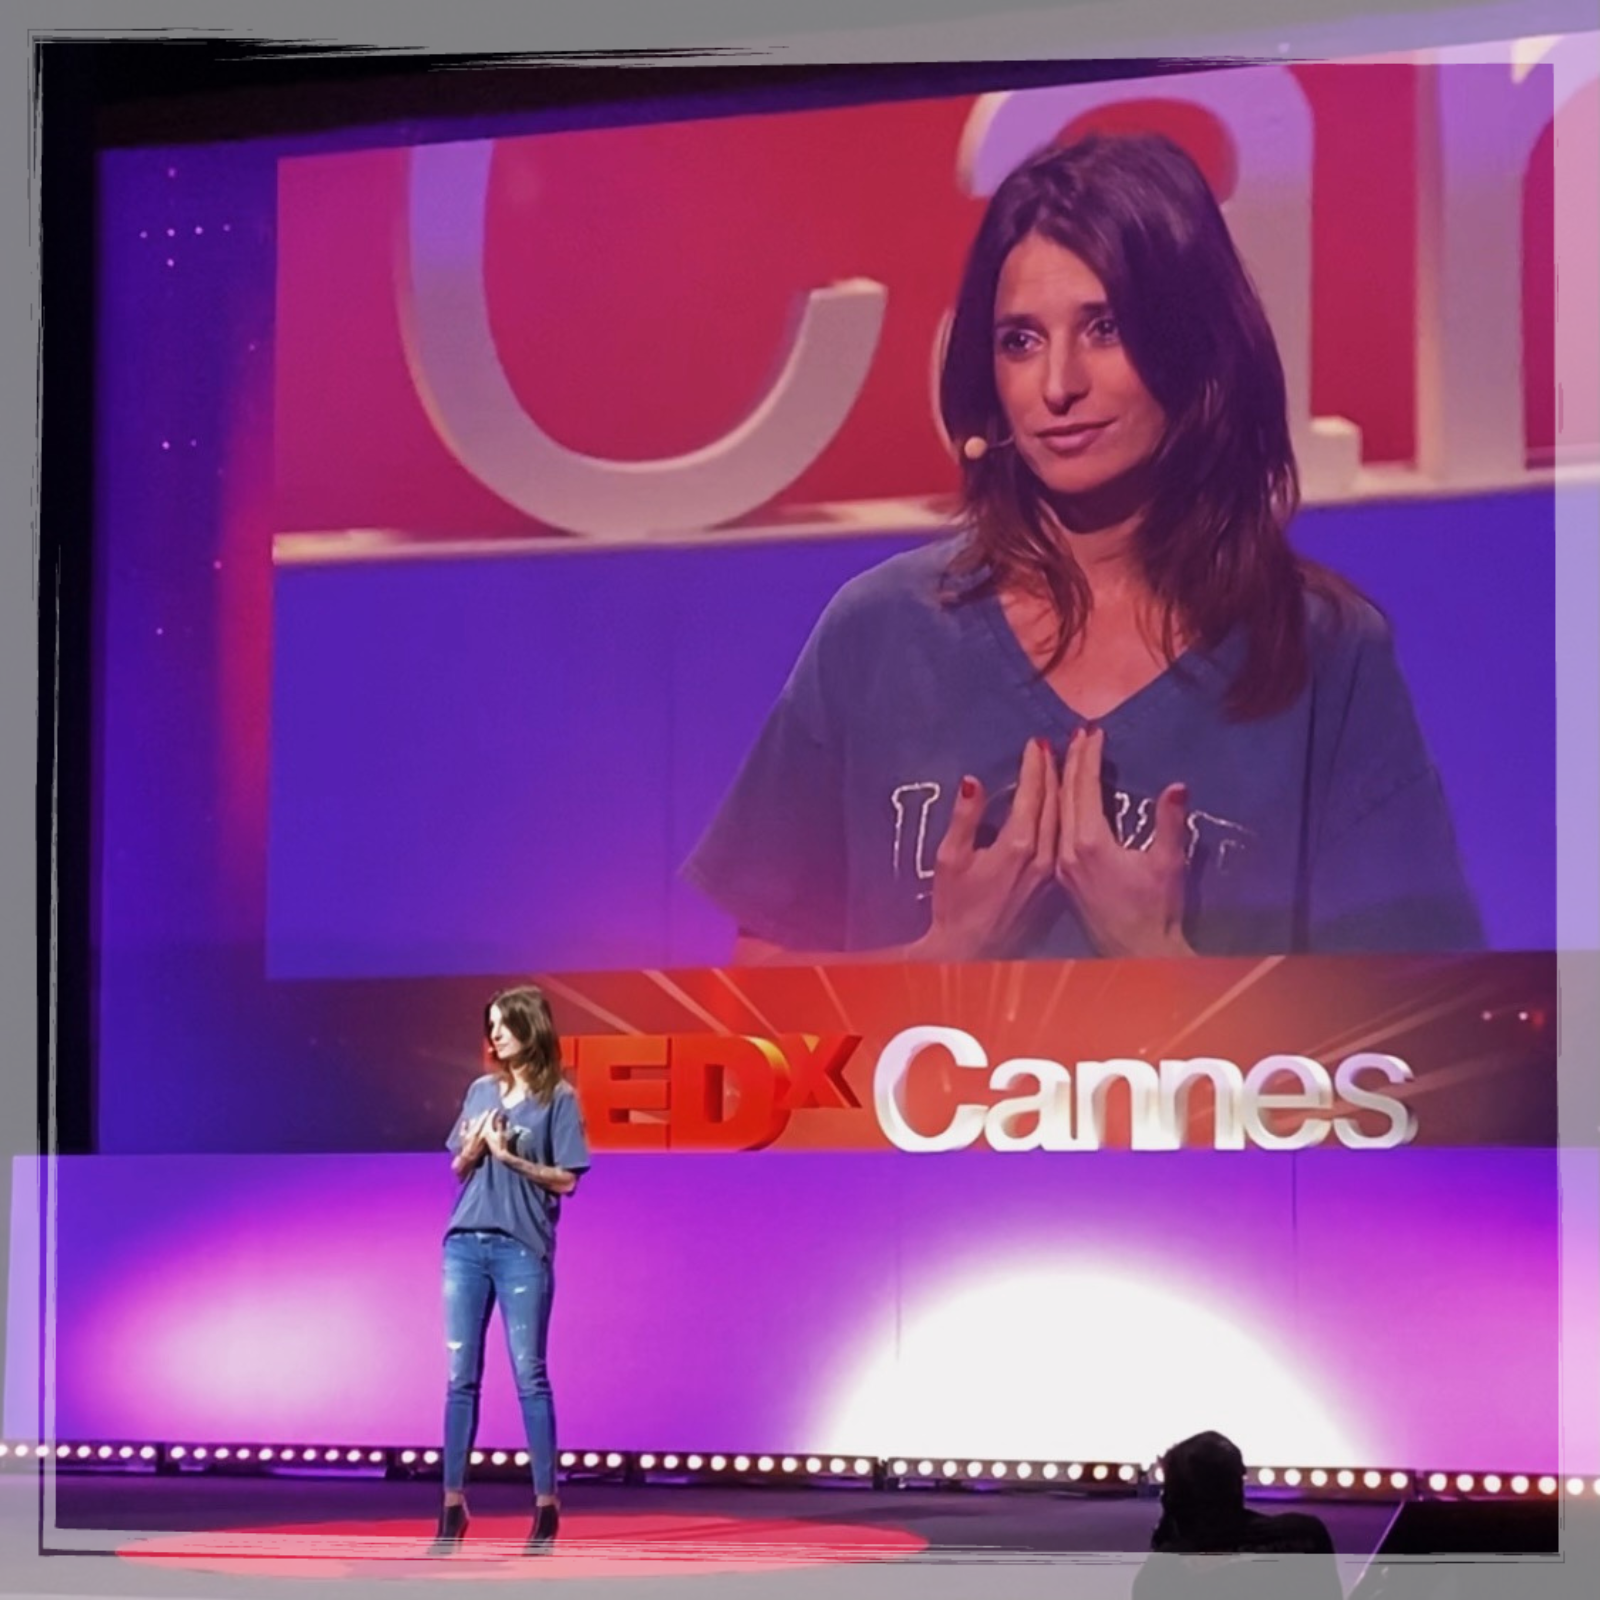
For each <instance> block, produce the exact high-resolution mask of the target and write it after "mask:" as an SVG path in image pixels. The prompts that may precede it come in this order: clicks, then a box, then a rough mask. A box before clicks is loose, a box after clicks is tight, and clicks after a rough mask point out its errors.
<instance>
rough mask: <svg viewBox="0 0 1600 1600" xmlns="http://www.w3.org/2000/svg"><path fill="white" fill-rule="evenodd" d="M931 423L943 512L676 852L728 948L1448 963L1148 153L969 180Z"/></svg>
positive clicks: (1339, 655) (1432, 897)
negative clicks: (949, 449)
mask: <svg viewBox="0 0 1600 1600" xmlns="http://www.w3.org/2000/svg"><path fill="white" fill-rule="evenodd" d="M940 409H941V412H942V417H943V422H944V426H945V430H946V432H947V433H948V434H949V436H950V438H951V439H952V440H953V441H954V442H955V445H956V447H957V448H958V450H959V453H960V459H961V463H962V477H963V497H962V498H963V504H962V516H961V518H960V524H959V527H958V528H957V530H956V531H955V532H954V533H953V534H951V535H949V536H947V537H942V538H938V539H936V540H933V541H930V542H929V543H928V544H927V545H926V546H923V547H921V548H918V549H916V550H913V551H911V552H908V553H905V554H902V555H898V556H896V557H894V558H892V559H890V560H888V561H886V562H884V563H883V564H882V565H880V566H878V567H877V568H875V569H873V570H871V571H869V572H866V573H864V574H862V575H861V576H860V577H858V578H856V579H854V580H852V581H851V582H850V583H848V584H846V585H845V586H844V588H843V589H841V590H840V591H839V593H838V594H837V595H836V596H835V598H834V599H833V600H832V601H831V602H830V604H829V605H828V607H827V609H826V611H825V612H824V614H823V616H822V618H821V620H820V621H819V622H818V624H817V626H816V628H815V630H814V631H813V633H812V636H811V638H810V640H809V641H808V642H807V644H806V646H805V649H804V651H803V652H802V654H801V656H800V659H799V661H798V663H797V664H796V666H795V667H794V670H793V672H792V674H791V676H790V678H789V680H788V683H787V685H786V686H785V688H784V690H783V692H782V694H781V696H780V698H779V700H778V703H777V705H776V706H775V707H774V709H773V711H772V712H771V715H770V717H769V719H768V721H767V723H766V725H765V727H764V729H763V730H762V732H761V734H760V735H759V737H758V739H757V741H756V743H755V745H754V747H753V749H752V750H751V751H750V752H749V754H748V755H747V757H746V759H745V761H744V764H743V766H742V768H741V770H740V772H739V774H738V776H737V778H736V779H735V781H734V784H733V787H732V789H731V791H730V792H729V794H728V795H727V796H726V797H725V799H724V801H723V803H722V806H721V809H720V810H719V812H718V814H717V815H716V817H715V818H714V819H713V821H712V823H711V826H710V827H709V829H708V830H707V832H706V834H705V835H704V837H703V838H702V839H701V841H700V843H699V845H698V846H697V847H696V849H695V851H694V853H693V855H692V857H691V858H690V860H689V863H688V865H687V867H686V869H685V871H686V874H687V876H688V877H689V878H690V880H691V881H693V882H694V883H696V884H697V885H698V886H699V887H700V888H701V889H702V890H704V891H705V892H706V893H707V894H709V895H710V896H711V898H712V899H713V900H715V901H716V902H717V903H718V904H719V905H720V906H721V907H722V908H723V909H724V910H726V911H727V912H729V913H730V914H731V915H732V917H733V918H734V919H735V921H736V923H737V926H738V928H739V938H738V941H737V946H736V950H735V959H736V960H737V961H741V962H746V963H750V962H761V961H775V960H825V959H839V958H844V957H849V958H854V959H861V958H863V957H865V958H869V959H883V960H931V961H965V960H981V959H1006V958H1027V957H1058V958H1060V957H1066V958H1070V957H1086V956H1097V955H1098V956H1123V957H1131V956H1156V957H1162V956H1171V957H1180V956H1188V955H1193V954H1214V955H1244V954H1258V953H1259V954H1281V953H1289V952H1296V951H1388V950H1440V951H1443V950H1461V949H1472V948H1476V947H1478V946H1479V945H1481V943H1482V932H1481V928H1480V923H1479V917H1478V911H1477V907H1476V904H1475V902H1474V900H1473V897H1472V894H1471V891H1470V889H1469V888H1468V886H1467V883H1466V880H1465V877H1464V875H1463V871H1462V867H1461V862H1460V859H1459V856H1458V852H1457V847H1456V841H1455V835H1454V829H1453V827H1452V823H1451V818H1450V813H1449V809H1448V807H1447V804H1446V800H1445V796H1444V793H1443V791H1442V788H1441V784H1440V780H1439V776H1438V773H1437V771H1436V769H1435V767H1434V763H1433V761H1432V759H1431V756H1430V754H1429V751H1428V749H1427V748H1426V745H1425V743H1424V741H1423V738H1422V735H1421V732H1420V730H1419V727H1418V724H1417V719H1416V716H1415V714H1414V711H1413V708H1412V702H1411V697H1410V694H1409V692H1408V690H1407V688H1406V684H1405V682H1404V679H1403V678H1402V676H1401V673H1400V670H1399V667H1398V664H1397V662H1396V658H1395V651H1394V645H1393V642H1392V639H1391V635H1390V630H1389V628H1388V625H1387V623H1386V621H1385V619H1384V618H1383V616H1382V615H1381V614H1380V613H1379V612H1378V611H1377V609H1376V608H1375V607H1374V606H1373V605H1372V604H1370V603H1369V602H1368V601H1367V600H1365V599H1364V598H1363V597H1362V596H1361V595H1360V594H1358V593H1357V592H1356V591H1355V590H1354V589H1353V588H1352V587H1351V586H1350V585H1349V584H1347V583H1346V582H1344V581H1343V580H1341V579H1340V578H1339V577H1337V576H1336V575H1335V574H1333V573H1331V572H1329V571H1326V570H1324V569H1322V568H1319V567H1317V566H1315V565H1313V564H1312V563H1310V562H1308V561H1306V560H1303V559H1301V558H1300V557H1298V556H1297V555H1296V553H1295V552H1294V550H1293V549H1292V548H1291V545H1290V543H1289V538H1288V529H1289V524H1290V522H1291V520H1292V518H1293V516H1294V514H1295V512H1296V510H1297V508H1298V504H1299V484H1298V476H1297V472H1296V466H1295V461H1294V455H1293V451H1292V448H1291V444H1290V436H1289V425H1288V420H1287V408H1286V400H1285V389H1284V378H1283V369H1282V365H1281V362H1280V360H1279V356H1278V351H1277V347H1276V345H1275V343H1274V340H1273V336H1272V332H1271V329H1270V327H1269V325H1268V322H1267V318H1266V314H1265V312H1264V310H1263V308H1262V305H1261V301H1260V299H1259V297H1258V295H1257V293H1256V290H1255V288H1254V286H1253V285H1252V283H1251V281H1250V279H1249V276H1248V274H1247V273H1246V271H1245V269H1244V266H1243V264H1242V263H1241V261H1240V259H1239V256H1238V253H1237V251H1236V249H1235V247H1234V244H1233V241H1232V239H1231V238H1230V236H1229V233H1228V229H1227V225H1226V223H1225V221H1224V220H1223V217H1222V213H1221V211H1220V209H1219V208H1218V205H1217V203H1216V200H1215V199H1214V197H1213V196H1212V194H1211V191H1210V189H1209V188H1208V186H1207V184H1206V181H1205V179H1204V178H1203V176H1202V175H1201V173H1200V171H1199V170H1198V168H1197V167H1196V166H1195V165H1194V163H1193V162H1192V161H1191V160H1190V159H1189V157H1188V156H1187V155H1185V154H1184V153H1183V152H1182V151H1181V150H1180V149H1179V148H1178V147H1177V146H1176V145H1175V144H1173V143H1172V142H1171V141H1169V140H1167V139H1164V138H1161V137H1156V136H1148V135H1138V136H1126V137H1116V138H1107V137H1090V138H1086V139H1083V140H1080V141H1079V142H1077V143H1074V144H1072V145H1069V146H1065V147H1059V148H1052V149H1049V150H1047V151H1045V152H1042V153H1040V154H1038V155H1036V156H1034V157H1033V158H1031V159H1030V160H1028V161H1027V162H1025V163H1024V164H1023V165H1022V166H1020V167H1018V168H1017V169H1016V170H1015V171H1013V172H1012V173H1011V174H1010V175H1009V176H1008V177H1007V178H1006V180H1005V181H1004V182H1003V183H1002V184H1001V185H1000V187H999V189H998V190H997V192H996V193H995V195H994V197H993V200H992V202H991V203H990V205H989V208H988V211H987V213H986V215H985V217H984V220H983V222H982V224H981V226H980V228H979V232H978V236H977V239H976V241H975V243H974V245H973V248H972V251H971V254H970V256H969V258H968V262H967V266H966V271H965V276H964V278H963V281H962V283H961V286H960V290H959V295H958V298H957V303H956V308H955V313H954V317H953V320H952V323H951V327H950V333H949V338H948V342H947V345H946V348H945V353H944V358H943V369H942V374H941V381H940Z"/></svg>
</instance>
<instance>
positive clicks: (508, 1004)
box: [483, 983, 563, 1105]
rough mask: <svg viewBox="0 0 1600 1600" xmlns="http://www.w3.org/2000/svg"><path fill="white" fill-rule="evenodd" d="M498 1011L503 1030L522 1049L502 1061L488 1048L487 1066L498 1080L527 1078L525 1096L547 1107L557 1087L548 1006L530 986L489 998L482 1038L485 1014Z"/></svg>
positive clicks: (556, 1045) (557, 1047)
mask: <svg viewBox="0 0 1600 1600" xmlns="http://www.w3.org/2000/svg"><path fill="white" fill-rule="evenodd" d="M496 1007H499V1010H500V1015H501V1017H502V1018H503V1019H504V1021H505V1025H506V1027H507V1029H509V1030H510V1032H511V1034H512V1036H513V1037H514V1038H515V1039H516V1040H517V1042H518V1043H519V1044H521V1046H522V1049H521V1050H519V1051H518V1052H517V1054H516V1055H515V1056H513V1057H512V1059H511V1060H510V1061H502V1060H501V1059H500V1058H499V1057H498V1056H496V1055H495V1053H494V1050H493V1048H492V1047H491V1048H489V1050H488V1056H489V1064H490V1068H491V1070H492V1071H494V1072H495V1073H497V1074H498V1075H499V1076H500V1077H501V1078H502V1079H509V1078H510V1077H511V1076H512V1075H513V1074H514V1073H516V1072H521V1073H523V1074H524V1076H525V1077H526V1078H527V1081H528V1089H529V1092H530V1093H531V1094H532V1095H533V1097H534V1098H535V1099H536V1100H538V1101H539V1102H540V1103H541V1104H543V1105H549V1103H550V1101H551V1099H552V1098H553V1097H554V1095H555V1092H556V1089H557V1087H558V1086H559V1085H560V1083H561V1081H562V1078H563V1073H562V1070H561V1039H560V1036H559V1035H558V1034H557V1033H556V1025H555V1020H554V1018H552V1017H551V1015H550V1002H549V1001H548V1000H546V999H545V997H544V993H543V991H542V990H539V989H536V988H534V987H533V985H532V984H531V983H530V984H519V985H518V986H517V987H516V988H514V989H502V990H501V991H500V993H499V994H497V995H493V996H491V997H490V999H489V1000H488V1002H487V1003H486V1004H485V1006H484V1008H483V1037H484V1040H485V1043H486V1044H487V1041H488V1039H489V1035H490V1032H491V1025H490V1022H489V1013H490V1012H491V1011H493V1010H494V1009H495V1008H496Z"/></svg>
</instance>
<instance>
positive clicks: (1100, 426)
mask: <svg viewBox="0 0 1600 1600" xmlns="http://www.w3.org/2000/svg"><path fill="white" fill-rule="evenodd" d="M1110 426H1111V424H1110V423H1109V422H1084V423H1077V424H1074V425H1073V426H1072V427H1067V428H1050V429H1046V430H1044V431H1042V432H1040V433H1037V434H1035V435H1034V437H1035V438H1036V439H1038V441H1039V443H1040V444H1042V445H1043V446H1044V448H1045V449H1046V450H1048V451H1050V453H1051V454H1052V455H1058V456H1075V455H1078V454H1080V453H1081V452H1082V451H1084V450H1087V449H1088V448H1089V446H1090V445H1092V444H1093V443H1094V442H1095V440H1096V439H1098V438H1099V437H1100V435H1101V434H1102V433H1104V432H1105V431H1106V429H1107V428H1109V427H1110Z"/></svg>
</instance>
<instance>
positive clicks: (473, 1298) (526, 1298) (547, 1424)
mask: <svg viewBox="0 0 1600 1600" xmlns="http://www.w3.org/2000/svg"><path fill="white" fill-rule="evenodd" d="M554 1293H555V1277H554V1274H553V1273H552V1272H551V1270H550V1266H549V1264H548V1263H546V1262H544V1261H542V1260H540V1258H539V1257H538V1256H537V1255H535V1254H534V1253H533V1251H532V1250H530V1249H529V1248H528V1247H527V1246H526V1245H525V1244H523V1243H522V1242H521V1241H520V1240H517V1239H513V1238H512V1237H511V1236H510V1235H509V1234H504V1233H486V1232H473V1233H452V1234H447V1235H446V1236H445V1241H444V1330H445V1331H444V1337H445V1345H446V1348H447V1350H448V1352H449V1356H450V1379H449V1383H448V1386H447V1387H446V1390H445V1402H444V1463H443V1467H444V1487H445V1490H446V1492H455V1491H460V1490H462V1489H464V1488H465V1487H466V1479H467V1456H468V1455H469V1453H470V1452H471V1450H472V1442H473V1440H474V1439H475V1438H476V1437H477V1432H478V1396H479V1391H480V1389H481V1386H482V1383H483V1354H484V1336H485V1334H486V1333H487V1332H488V1329H489V1316H490V1313H491V1312H492V1311H493V1310H494V1308H495V1306H496V1304H498V1305H499V1307H500V1318H501V1321H502V1322H503V1323H504V1324H505V1330H506V1348H507V1349H508V1350H509V1352H510V1354H511V1371H512V1376H513V1378H514V1379H515V1382H516V1386H517V1399H518V1401H519V1402H520V1403H521V1406H522V1425H523V1428H524V1430H525V1432H526V1433H527V1437H528V1456H529V1458H530V1465H531V1467H532V1471H533V1492H534V1494H535V1495H536V1496H538V1495H553V1494H554V1493H555V1492H556V1417H555V1405H554V1402H553V1401H552V1399H551V1395H550V1379H549V1375H548V1374H547V1372H546V1371H545V1343H546V1339H547V1336H548V1334H549V1330H550V1302H551V1299H552V1298H553V1296H554Z"/></svg>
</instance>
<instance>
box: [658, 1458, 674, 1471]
mask: <svg viewBox="0 0 1600 1600" xmlns="http://www.w3.org/2000/svg"><path fill="white" fill-rule="evenodd" d="M661 1465H662V1466H664V1467H665V1468H666V1469H667V1471H668V1472H676V1471H677V1470H678V1458H677V1457H676V1456H663V1457H662V1458H661Z"/></svg>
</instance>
